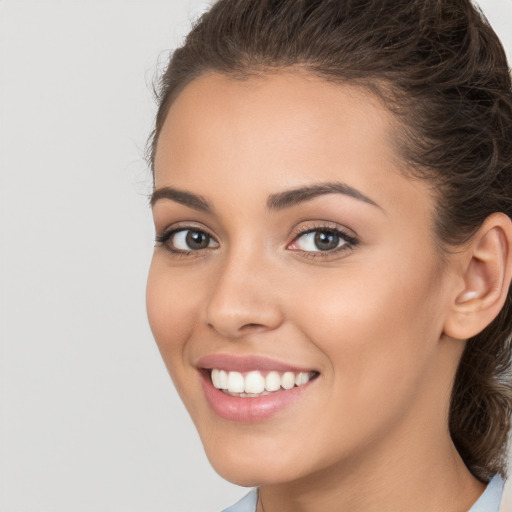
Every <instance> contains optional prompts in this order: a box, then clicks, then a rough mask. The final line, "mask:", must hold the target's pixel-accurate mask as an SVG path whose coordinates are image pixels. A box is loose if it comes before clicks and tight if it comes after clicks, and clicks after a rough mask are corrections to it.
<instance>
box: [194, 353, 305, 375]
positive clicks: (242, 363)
mask: <svg viewBox="0 0 512 512" xmlns="http://www.w3.org/2000/svg"><path fill="white" fill-rule="evenodd" d="M196 367H197V368H200V369H201V368H206V369H212V368H217V369H218V370H226V371H230V370H231V371H235V372H241V373H243V372H250V371H251V370H258V371H260V372H265V371H272V370H275V371H276V372H295V373H298V372H310V371H313V370H312V369H311V368H301V367H299V366H293V365H290V364H287V363H282V362H280V361H276V360H274V359H270V358H267V357H261V356H243V357H242V356H231V355H227V354H211V355H208V356H204V357H202V358H201V359H199V360H198V361H197V363H196Z"/></svg>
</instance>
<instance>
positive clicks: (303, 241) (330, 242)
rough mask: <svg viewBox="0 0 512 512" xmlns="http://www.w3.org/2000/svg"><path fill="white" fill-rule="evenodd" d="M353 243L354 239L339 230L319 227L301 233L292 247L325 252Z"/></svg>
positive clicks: (300, 249) (306, 250)
mask: <svg viewBox="0 0 512 512" xmlns="http://www.w3.org/2000/svg"><path fill="white" fill-rule="evenodd" d="M352 243H353V240H352V239H350V238H349V237H346V236H344V235H343V233H341V232H338V231H337V230H336V231H335V230H326V229H324V230H321V229H317V230H314V231H308V232H306V233H303V234H302V235H299V236H298V237H297V238H296V239H295V241H294V243H293V244H292V247H291V249H294V250H297V249H298V250H299V251H304V252H325V251H333V250H335V249H340V248H341V247H344V246H350V245H351V244H352Z"/></svg>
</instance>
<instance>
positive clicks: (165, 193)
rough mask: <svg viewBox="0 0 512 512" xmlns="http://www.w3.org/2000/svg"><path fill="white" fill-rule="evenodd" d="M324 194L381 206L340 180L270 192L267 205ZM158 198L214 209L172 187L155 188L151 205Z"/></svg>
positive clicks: (287, 203)
mask: <svg viewBox="0 0 512 512" xmlns="http://www.w3.org/2000/svg"><path fill="white" fill-rule="evenodd" d="M326 194H343V195H346V196H349V197H352V198H354V199H358V200H359V201H363V202H364V203H367V204H370V205H372V206H376V207H378V208H381V207H380V206H379V205H378V204H377V203H376V202H375V201H373V199H370V198H369V197H368V196H366V195H364V194H363V193H362V192H360V191H359V190H357V189H355V188H353V187H351V186H349V185H347V184H345V183H341V182H326V183H316V184H313V185H308V186H305V187H299V188H294V189H292V190H286V191H284V192H278V193H276V194H272V195H270V196H269V198H268V200H267V207H268V208H269V209H270V210H283V209H285V208H290V207H292V206H296V205H298V204H300V203H303V202H305V201H310V200H312V199H314V198H316V197H318V196H323V195H326ZM160 199H170V200H171V201H174V202H176V203H180V204H182V205H184V206H188V207H189V208H193V209H194V210H198V211H201V212H206V213H212V212H213V211H214V208H213V206H212V205H211V203H210V202H209V201H208V200H207V199H205V198H204V197H203V196H200V195H198V194H193V193H192V192H186V191H184V190H179V189H176V188H173V187H162V188H159V189H157V190H155V191H154V192H153V194H152V195H151V198H150V204H151V206H152V207H153V206H154V205H155V203H156V202H157V201H159V200H160Z"/></svg>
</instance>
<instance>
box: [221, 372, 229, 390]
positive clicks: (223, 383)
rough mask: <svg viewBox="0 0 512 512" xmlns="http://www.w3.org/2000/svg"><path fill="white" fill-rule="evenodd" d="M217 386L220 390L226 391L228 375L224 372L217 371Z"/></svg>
mask: <svg viewBox="0 0 512 512" xmlns="http://www.w3.org/2000/svg"><path fill="white" fill-rule="evenodd" d="M219 386H220V389H228V373H227V372H226V371H224V370H219Z"/></svg>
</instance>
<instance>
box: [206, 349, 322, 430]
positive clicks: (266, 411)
mask: <svg viewBox="0 0 512 512" xmlns="http://www.w3.org/2000/svg"><path fill="white" fill-rule="evenodd" d="M196 366H197V367H198V369H199V374H200V376H201V384H202V387H203V391H204V394H205V396H206V399H207V401H208V403H209V405H210V407H211V408H212V410H213V411H214V412H215V413H216V414H217V415H218V416H220V417H221V418H223V419H225V420H230V421H237V422H240V423H250V422H257V421H263V420H265V419H267V418H269V417H270V416H273V415H274V414H276V413H278V412H279V411H281V410H283V409H284V408H286V407H288V406H289V405H291V404H293V403H294V402H296V401H298V400H299V399H300V398H301V397H302V395H303V393H304V392H305V391H306V390H307V389H308V388H309V387H310V385H311V384H313V383H314V382H315V381H314V380H311V381H309V382H308V383H307V384H304V385H302V386H297V387H294V388H292V389H288V390H284V389H281V390H279V391H275V392H273V393H271V394H269V395H265V396H261V397H254V398H249V397H247V398H241V397H238V396H231V395H228V394H227V393H224V392H223V391H220V390H219V389H217V388H215V387H214V386H213V384H212V381H211V378H210V372H208V371H206V370H207V369H211V368H217V369H219V370H227V371H229V370H232V371H238V372H248V371H251V370H259V371H261V372H265V371H271V370H275V371H278V372H286V371H291V372H300V371H303V372H307V371H312V370H310V369H305V368H300V367H296V366H291V365H288V364H285V363H281V362H278V361H275V360H272V359H268V358H264V357H256V356H248V357H235V356H228V355H224V354H214V355H209V356H205V357H203V358H201V359H200V360H199V361H198V362H197V365H196Z"/></svg>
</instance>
